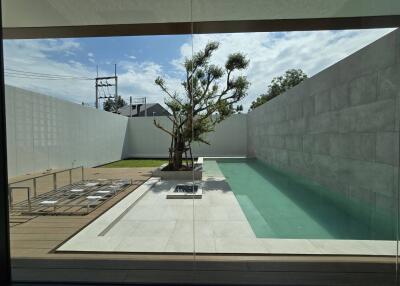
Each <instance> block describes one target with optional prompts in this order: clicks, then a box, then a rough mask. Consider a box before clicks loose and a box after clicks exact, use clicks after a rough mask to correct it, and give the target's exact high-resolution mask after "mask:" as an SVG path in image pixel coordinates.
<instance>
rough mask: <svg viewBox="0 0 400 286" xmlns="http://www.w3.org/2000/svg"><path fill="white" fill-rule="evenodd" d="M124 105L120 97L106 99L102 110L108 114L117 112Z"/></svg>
mask: <svg viewBox="0 0 400 286" xmlns="http://www.w3.org/2000/svg"><path fill="white" fill-rule="evenodd" d="M125 105H126V102H125V100H124V99H123V98H122V97H121V96H117V97H116V98H107V100H106V101H104V102H103V109H104V110H105V111H109V112H117V111H118V109H119V108H121V107H124V106H125Z"/></svg>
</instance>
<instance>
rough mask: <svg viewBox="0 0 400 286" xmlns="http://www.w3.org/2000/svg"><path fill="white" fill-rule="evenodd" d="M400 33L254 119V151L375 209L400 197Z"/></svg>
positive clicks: (252, 116)
mask: <svg viewBox="0 0 400 286" xmlns="http://www.w3.org/2000/svg"><path fill="white" fill-rule="evenodd" d="M399 97H400V32H399V30H396V31H394V32H392V33H391V34H389V35H387V36H385V37H384V38H381V39H379V40H378V41H376V42H374V43H372V44H371V45H369V46H367V47H365V48H363V49H362V50H360V51H358V52H356V53H355V54H353V55H351V56H349V57H348V58H346V59H344V60H342V61H340V62H338V63H336V64H335V65H333V66H331V67H329V68H327V69H326V70H324V71H322V72H320V73H319V74H317V75H315V76H313V77H312V78H310V79H308V80H307V81H305V82H303V83H301V84H300V85H298V86H296V87H295V88H293V89H291V90H289V91H288V92H286V93H285V94H283V95H281V96H279V97H277V98H274V99H273V100H271V101H270V102H267V103H266V104H264V105H262V106H260V107H259V108H257V109H255V110H254V111H252V112H250V113H249V114H248V153H249V155H250V156H255V157H257V158H259V159H261V160H263V161H264V162H266V163H268V164H270V165H272V166H275V167H278V168H280V169H284V170H288V171H289V172H292V173H295V174H298V175H302V176H305V177H308V178H311V179H312V180H314V181H317V182H319V183H320V184H322V185H323V186H326V187H328V188H329V189H330V190H331V191H333V192H337V193H341V194H342V195H343V196H345V197H346V198H350V199H352V200H355V201H361V202H364V203H366V205H368V206H369V211H370V212H371V220H373V219H374V217H373V216H374V213H375V212H378V211H380V210H385V209H391V210H394V208H395V205H396V201H395V199H396V194H397V166H398V148H399V146H398V137H399V134H398V131H399V124H398V122H399V120H398V107H399Z"/></svg>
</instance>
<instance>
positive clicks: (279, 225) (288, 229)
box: [204, 159, 395, 240]
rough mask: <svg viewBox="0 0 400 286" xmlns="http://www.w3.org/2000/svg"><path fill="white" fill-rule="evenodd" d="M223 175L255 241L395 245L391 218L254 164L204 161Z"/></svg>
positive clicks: (308, 183) (325, 190)
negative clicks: (388, 242) (384, 242)
mask: <svg viewBox="0 0 400 286" xmlns="http://www.w3.org/2000/svg"><path fill="white" fill-rule="evenodd" d="M216 165H217V167H218V168H219V170H218V171H220V172H222V174H223V175H224V177H225V178H226V180H227V182H228V184H229V186H230V187H231V189H232V191H233V192H234V194H235V196H236V199H237V200H238V202H239V204H240V207H241V208H242V210H243V212H244V214H245V215H246V218H247V220H248V222H249V223H250V225H251V227H252V229H253V231H254V233H255V235H256V236H257V237H258V238H294V239H358V240H394V239H395V234H394V233H395V232H394V231H395V230H394V225H393V223H391V221H393V218H392V217H391V216H390V214H386V215H385V214H380V216H379V217H377V216H376V212H372V210H371V208H370V207H369V206H368V205H364V204H362V203H360V202H357V201H354V200H350V199H349V198H346V197H345V196H344V195H342V193H340V192H335V191H333V190H329V189H327V188H324V187H322V186H320V185H318V184H316V183H315V182H312V181H308V180H306V179H304V178H302V177H297V176H294V175H292V174H288V173H285V172H282V171H281V170H278V169H275V168H272V167H270V166H268V165H266V164H264V163H262V162H261V161H259V160H256V159H213V160H205V161H204V168H205V170H206V172H207V171H209V170H210V169H212V172H215V171H216V170H215V168H216Z"/></svg>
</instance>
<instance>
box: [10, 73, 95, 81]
mask: <svg viewBox="0 0 400 286" xmlns="http://www.w3.org/2000/svg"><path fill="white" fill-rule="evenodd" d="M4 74H5V76H6V77H14V78H25V79H41V80H93V79H85V78H51V77H38V76H24V75H17V74H10V73H4Z"/></svg>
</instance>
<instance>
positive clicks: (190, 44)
mask: <svg viewBox="0 0 400 286" xmlns="http://www.w3.org/2000/svg"><path fill="white" fill-rule="evenodd" d="M393 30H394V29H369V30H341V31H307V32H277V33H233V34H202V35H193V36H192V35H168V36H132V37H103V38H71V39H39V40H5V41H4V63H5V70H6V84H9V85H13V86H17V87H21V88H25V89H29V90H32V91H36V92H39V93H43V94H47V95H50V96H54V97H57V98H60V99H64V100H68V101H72V102H75V103H82V102H85V103H86V104H88V105H91V106H93V105H94V99H95V88H94V80H93V78H95V77H96V66H97V65H98V67H99V76H110V75H113V73H114V64H117V74H118V92H119V94H120V95H121V96H122V97H123V98H124V99H125V100H127V101H129V97H130V96H132V97H133V98H140V97H146V98H147V102H149V103H154V102H159V103H163V102H164V95H163V93H162V92H161V91H160V90H159V88H158V87H157V86H156V85H155V84H154V80H155V79H156V78H157V77H158V76H162V77H163V78H164V79H165V81H166V84H167V86H168V88H169V89H170V90H171V91H177V92H178V93H182V92H183V91H182V87H181V84H180V83H181V81H182V79H184V76H185V74H184V70H183V67H182V63H183V61H184V59H185V57H190V56H191V55H192V53H193V52H196V51H198V50H200V49H203V48H204V46H205V45H206V44H207V43H208V42H210V41H218V42H219V43H220V47H219V49H218V50H217V51H216V52H215V53H214V55H213V57H212V60H211V63H213V64H217V65H221V66H223V65H224V63H225V61H226V59H227V57H228V55H229V54H231V53H235V52H241V53H243V54H245V55H246V56H247V58H248V59H249V60H250V64H249V67H248V68H247V69H246V70H245V71H241V72H240V73H236V75H239V74H242V75H246V76H247V78H248V80H249V81H250V87H249V89H248V95H247V96H246V97H245V98H244V99H243V100H242V102H240V103H241V104H243V107H244V110H245V111H246V110H248V108H249V106H250V104H251V102H252V101H253V100H255V98H257V97H258V96H259V95H260V94H263V93H265V92H266V90H267V86H268V84H269V83H270V81H271V80H272V78H274V77H276V76H279V75H281V74H283V73H284V72H285V71H286V70H288V69H292V68H295V69H302V70H303V71H304V72H305V73H307V75H308V76H309V77H311V76H313V75H315V74H316V73H318V72H320V71H322V70H324V69H325V68H327V67H329V66H330V65H332V64H334V63H336V62H338V61H340V60H341V59H343V58H345V57H347V56H349V55H350V54H352V53H354V52H355V51H357V50H359V49H361V48H362V47H364V46H366V45H368V44H370V43H372V42H373V41H375V40H377V39H379V38H381V37H382V36H384V35H386V34H387V33H389V32H391V31H393ZM15 70H17V71H25V72H35V73H42V74H51V75H66V76H71V77H73V78H71V79H62V80H49V79H32V78H27V77H26V76H25V77H21V76H18V75H16V74H15V72H14V73H13V72H12V71H15ZM77 78H84V79H82V80H81V79H77Z"/></svg>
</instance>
